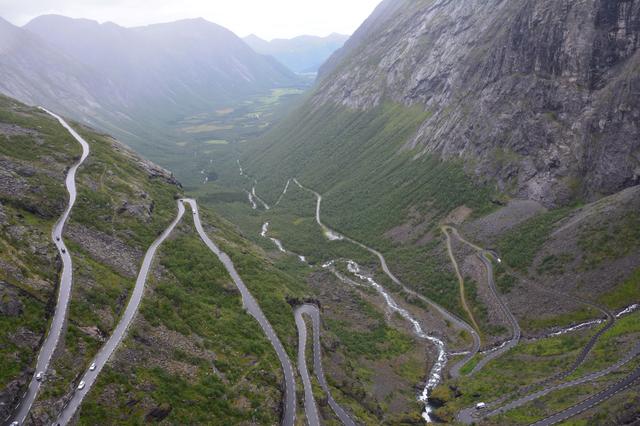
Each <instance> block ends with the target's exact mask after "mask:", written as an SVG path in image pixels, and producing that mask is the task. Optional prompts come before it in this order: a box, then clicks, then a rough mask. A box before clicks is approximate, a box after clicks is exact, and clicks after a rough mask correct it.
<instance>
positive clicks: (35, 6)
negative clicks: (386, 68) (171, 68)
mask: <svg viewBox="0 0 640 426" xmlns="http://www.w3.org/2000/svg"><path fill="white" fill-rule="evenodd" d="M379 1H380V0H179V1H176V0H0V14H1V15H2V17H4V18H5V19H7V20H9V21H11V22H13V23H14V24H16V25H24V24H25V23H27V22H28V21H29V20H31V19H33V18H35V17H36V16H39V15H44V14H50V13H55V14H60V15H65V16H70V17H73V18H88V19H94V20H97V21H100V22H105V21H111V22H115V23H117V24H119V25H123V26H127V27H129V26H139V25H147V24H152V23H158V22H168V21H175V20H178V19H185V18H196V17H203V18H205V19H207V20H209V21H212V22H215V23H217V24H220V25H222V26H225V27H227V28H229V29H230V30H232V31H234V32H235V33H236V34H238V35H240V36H245V35H248V34H250V33H255V34H257V35H259V36H260V37H263V38H266V39H271V38H279V37H283V38H289V37H293V36H296V35H301V34H313V35H327V34H329V33H332V32H339V33H343V34H351V33H353V31H355V29H356V28H357V27H358V26H359V25H360V24H361V23H362V21H363V20H364V19H365V18H366V17H367V16H368V15H369V14H370V13H371V12H372V11H373V9H374V8H375V6H376V5H377V3H378V2H379Z"/></svg>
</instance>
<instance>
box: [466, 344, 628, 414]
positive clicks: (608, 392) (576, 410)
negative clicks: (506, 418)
mask: <svg viewBox="0 0 640 426" xmlns="http://www.w3.org/2000/svg"><path fill="white" fill-rule="evenodd" d="M638 356H640V344H638V345H636V346H635V347H634V348H633V349H632V350H631V351H630V352H629V353H627V354H626V355H625V356H624V357H623V358H622V359H621V360H620V361H618V362H616V363H615V364H613V365H611V366H609V367H607V368H604V369H602V370H599V371H596V372H594V373H589V374H586V375H584V376H582V377H580V378H577V379H575V380H570V381H568V382H564V383H559V384H556V385H554V386H549V387H546V388H544V389H541V390H539V391H537V392H534V393H531V394H529V395H526V396H523V397H521V398H518V399H515V400H513V401H510V402H509V403H507V404H505V405H503V406H501V407H499V408H495V409H492V408H490V409H489V411H487V412H484V413H481V417H492V416H496V415H498V414H503V413H506V412H507V411H511V410H513V409H515V408H518V407H521V406H523V405H525V404H527V403H529V402H533V401H535V400H536V399H538V398H541V397H543V396H545V395H548V394H550V393H551V392H554V391H557V390H562V389H566V388H570V387H574V386H578V385H582V384H584V383H588V382H592V381H594V380H597V379H599V378H601V377H604V376H606V375H607V374H610V373H613V372H615V371H617V370H619V369H620V368H622V367H623V366H625V365H626V364H628V363H629V362H631V361H632V360H633V359H635V358H636V357H638ZM639 370H640V368H638V369H636V370H634V371H633V372H632V373H631V374H629V375H628V376H627V377H625V379H623V380H622V381H620V382H618V383H616V384H614V385H612V386H610V387H609V388H607V389H605V390H604V391H602V392H600V393H598V394H596V395H593V396H592V397H590V398H588V399H587V400H585V401H583V402H582V403H579V404H577V405H575V406H573V407H571V408H569V409H567V410H565V411H562V412H561V413H558V414H556V415H554V416H552V417H550V418H549V419H546V420H542V421H541V422H545V421H547V422H550V421H555V422H556V423H557V422H559V421H561V420H562V419H565V420H566V419H568V418H570V417H572V416H574V415H577V414H580V413H581V412H583V411H585V410H587V409H589V408H591V407H593V406H595V405H597V404H598V403H600V402H603V401H605V400H606V399H608V398H610V397H611V396H613V395H615V394H616V393H618V392H621V391H622V390H624V389H626V388H627V387H628V386H630V385H631V384H632V383H634V382H635V381H636V380H637V379H638V378H639V377H640V372H639ZM477 415H478V413H477V410H475V409H474V408H468V409H465V410H463V411H461V412H460V414H459V415H458V421H460V422H462V423H466V424H471V423H473V422H475V421H477V420H478V419H477ZM550 419H555V420H550ZM558 419H560V420H558ZM556 420H557V421H556ZM540 424H545V425H551V424H554V423H540Z"/></svg>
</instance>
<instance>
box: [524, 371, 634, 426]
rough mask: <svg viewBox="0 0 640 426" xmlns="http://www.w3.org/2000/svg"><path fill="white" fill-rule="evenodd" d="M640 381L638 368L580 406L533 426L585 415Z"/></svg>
mask: <svg viewBox="0 0 640 426" xmlns="http://www.w3.org/2000/svg"><path fill="white" fill-rule="evenodd" d="M639 379H640V368H636V369H635V370H634V371H633V372H631V374H629V375H628V376H626V377H625V378H624V379H622V380H620V381H618V382H616V383H614V384H613V385H611V386H609V387H607V388H606V389H604V390H602V391H600V392H598V393H597V394H595V395H591V396H590V397H589V398H587V399H585V400H583V401H581V402H579V403H578V404H576V405H574V406H572V407H569V408H567V409H565V410H563V411H560V412H559V413H556V414H554V415H552V416H550V417H547V418H546V419H544V420H540V421H538V422H536V423H534V424H533V425H532V426H552V425H555V424H558V423H560V422H563V421H565V420H568V419H570V418H571V417H574V416H577V415H579V414H582V413H584V412H585V411H587V410H589V409H591V408H593V407H595V406H597V405H598V404H601V403H603V402H605V401H606V400H608V399H610V398H612V397H614V396H615V395H617V394H618V393H620V392H622V391H624V390H626V389H628V388H629V387H631V386H633V385H634V384H635V383H636V382H638V380H639Z"/></svg>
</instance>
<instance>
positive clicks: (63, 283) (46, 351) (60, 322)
mask: <svg viewBox="0 0 640 426" xmlns="http://www.w3.org/2000/svg"><path fill="white" fill-rule="evenodd" d="M40 109H41V110H43V111H45V112H46V113H48V114H49V115H51V116H53V117H54V118H56V119H57V120H58V121H59V122H60V124H61V125H62V126H63V127H64V128H66V129H67V130H68V131H69V133H71V136H73V137H74V138H75V140H76V141H78V143H80V145H81V146H82V156H81V157H80V160H78V162H77V163H75V164H74V165H73V166H72V167H71V168H70V169H69V172H68V173H67V179H66V186H67V192H69V204H67V208H66V210H65V211H64V213H63V214H62V216H61V217H60V219H59V220H58V222H56V224H55V225H54V227H53V231H52V233H51V239H52V240H53V243H54V244H55V245H56V247H57V249H58V252H59V254H60V257H61V258H62V274H61V276H60V286H59V289H58V300H57V303H56V308H55V312H54V314H53V319H52V321H51V326H50V328H49V332H48V333H47V337H46V338H45V340H44V343H43V345H42V347H41V348H40V353H39V354H38V361H37V363H36V370H35V373H34V376H33V377H32V378H31V382H30V383H29V388H28V389H27V393H26V394H25V395H24V397H23V399H22V401H21V402H20V404H19V405H18V407H17V409H16V413H15V415H14V417H13V419H11V420H8V421H7V424H11V423H12V422H14V421H17V422H18V423H19V424H22V423H24V421H25V420H26V418H27V416H28V414H29V411H30V410H31V406H32V405H33V402H34V401H35V399H36V397H37V396H38V391H39V390H40V384H41V382H40V381H38V380H36V377H35V375H36V374H37V373H40V372H43V373H44V374H45V378H46V372H47V369H48V368H49V363H50V362H51V357H52V356H53V353H54V352H55V350H56V347H57V346H58V342H59V340H60V335H61V334H62V329H63V328H64V323H65V320H66V316H67V310H68V306H69V299H70V298H71V287H72V285H73V264H72V261H71V255H70V254H69V250H67V246H66V245H65V244H64V240H63V239H62V233H63V231H64V226H65V224H66V223H67V219H69V215H70V214H71V209H72V208H73V205H74V204H75V202H76V195H77V191H76V172H77V170H78V168H79V167H80V165H81V164H82V163H83V162H84V160H86V158H87V157H88V156H89V144H88V143H87V142H86V141H85V140H84V139H83V138H82V136H80V135H79V134H78V133H77V132H76V131H75V130H73V129H72V128H71V126H69V125H68V124H67V122H66V121H64V120H63V119H62V118H61V117H60V116H58V115H56V114H54V113H52V112H50V111H47V110H46V109H44V108H40ZM58 239H59V241H58Z"/></svg>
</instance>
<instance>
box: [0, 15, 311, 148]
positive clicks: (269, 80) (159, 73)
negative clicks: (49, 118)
mask: <svg viewBox="0 0 640 426" xmlns="http://www.w3.org/2000/svg"><path fill="white" fill-rule="evenodd" d="M0 35H2V41H0V47H1V52H2V54H1V55H0V74H1V75H2V82H0V91H1V92H2V93H4V94H6V95H8V96H12V97H14V98H16V99H18V100H20V101H23V102H26V103H29V104H34V105H35V104H38V105H44V106H47V107H50V108H52V109H54V110H56V111H59V112H62V113H64V114H67V115H69V116H71V117H74V118H77V119H79V120H82V121H84V122H85V123H87V124H90V125H92V126H95V127H98V128H101V129H104V130H107V131H110V132H113V133H115V134H116V135H117V136H119V137H121V138H123V139H124V138H126V140H127V141H131V140H132V139H133V140H134V142H133V145H134V146H135V147H138V146H136V143H139V144H144V143H150V142H149V139H152V138H151V136H150V133H147V132H149V131H150V130H149V129H156V128H158V127H159V126H160V125H161V124H166V123H167V122H170V121H172V120H177V119H180V118H183V117H185V116H188V115H189V114H193V113H198V112H202V111H206V110H209V109H211V108H212V107H215V106H216V105H223V104H225V103H227V102H229V101H230V100H237V99H239V98H241V97H243V96H251V95H254V94H256V93H261V92H266V91H269V90H270V89H272V88H277V87H289V86H292V85H296V84H299V83H300V80H299V78H298V77H297V76H296V75H295V74H294V73H292V72H291V71H289V70H288V69H287V68H286V67H284V66H283V65H282V64H280V63H279V62H277V61H276V60H274V59H273V58H271V57H269V56H265V55H260V54H257V53H255V52H254V51H253V50H252V49H251V48H250V47H249V46H247V45H246V44H245V43H244V42H243V41H242V40H241V39H240V38H239V37H237V36H236V35H235V34H233V33H232V32H231V31H229V30H227V29H225V28H223V27H221V26H219V25H217V24H214V23H211V22H208V21H206V20H204V19H190V20H183V21H177V22H172V23H166V24H156V25H149V26H146V27H137V28H124V27H121V26H118V25H116V24H113V23H105V24H99V23H98V22H96V21H91V20H87V19H72V18H67V17H63V16H58V15H46V16H41V17H38V18H35V19H34V20H32V21H31V22H29V23H28V24H27V25H25V26H24V27H23V28H19V27H16V26H13V25H12V24H10V23H9V22H7V21H4V20H3V21H1V22H0ZM9 36H10V37H9ZM134 134H135V135H136V136H135V137H134V136H133V135H134ZM145 134H146V135H148V136H149V137H145V136H144V135H145ZM135 140H138V142H135Z"/></svg>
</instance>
